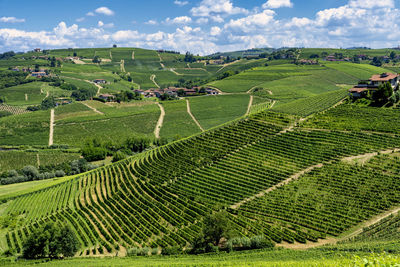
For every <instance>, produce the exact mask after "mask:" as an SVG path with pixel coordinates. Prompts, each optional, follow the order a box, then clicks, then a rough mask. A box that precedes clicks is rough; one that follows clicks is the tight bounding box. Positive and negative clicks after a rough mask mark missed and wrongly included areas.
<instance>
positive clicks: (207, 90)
mask: <svg viewBox="0 0 400 267" xmlns="http://www.w3.org/2000/svg"><path fill="white" fill-rule="evenodd" d="M206 93H207V94H208V95H219V92H218V91H217V90H215V89H212V88H207V89H206Z"/></svg>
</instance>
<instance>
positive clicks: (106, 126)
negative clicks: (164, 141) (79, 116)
mask: <svg viewBox="0 0 400 267" xmlns="http://www.w3.org/2000/svg"><path fill="white" fill-rule="evenodd" d="M159 115H160V114H159V111H158V112H157V111H155V112H147V113H141V114H140V113H139V114H135V115H128V116H122V117H110V118H101V116H100V115H98V116H97V117H99V118H98V119H97V120H90V121H80V122H69V123H67V122H63V123H57V126H56V127H55V129H54V143H56V144H68V145H71V146H82V145H84V144H85V143H86V142H87V141H89V140H92V139H94V138H97V139H100V140H103V141H115V142H118V141H123V140H125V139H126V138H128V137H132V136H148V137H154V135H153V131H154V128H155V126H156V123H157V120H158V117H159ZM69 121H73V119H72V120H69Z"/></svg>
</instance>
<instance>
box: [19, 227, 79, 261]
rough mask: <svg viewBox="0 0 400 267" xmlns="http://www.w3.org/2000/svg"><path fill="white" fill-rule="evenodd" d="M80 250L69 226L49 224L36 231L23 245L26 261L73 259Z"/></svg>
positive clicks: (23, 254)
mask: <svg viewBox="0 0 400 267" xmlns="http://www.w3.org/2000/svg"><path fill="white" fill-rule="evenodd" d="M78 249H79V241H78V239H77V237H76V234H75V232H74V231H72V230H71V228H70V227H68V226H67V225H61V226H60V225H58V224H55V223H47V224H45V225H44V226H42V227H40V228H37V229H35V230H34V231H32V233H31V234H30V235H29V236H28V238H27V239H26V240H25V242H24V243H23V245H22V256H23V257H24V258H26V259H37V258H47V257H49V258H53V259H54V258H61V257H72V256H74V255H75V253H76V252H77V251H78Z"/></svg>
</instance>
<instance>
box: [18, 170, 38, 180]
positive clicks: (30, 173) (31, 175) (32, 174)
mask: <svg viewBox="0 0 400 267" xmlns="http://www.w3.org/2000/svg"><path fill="white" fill-rule="evenodd" d="M22 174H23V175H24V176H25V177H26V178H27V179H28V180H30V181H31V180H36V179H38V178H39V171H38V170H37V169H36V168H35V167H33V166H25V167H24V168H23V169H22Z"/></svg>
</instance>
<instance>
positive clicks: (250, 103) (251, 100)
mask: <svg viewBox="0 0 400 267" xmlns="http://www.w3.org/2000/svg"><path fill="white" fill-rule="evenodd" d="M253 100H254V97H253V96H252V95H251V96H250V100H249V105H248V106H247V111H246V114H245V116H247V115H249V114H250V110H251V106H252V105H253Z"/></svg>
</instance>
